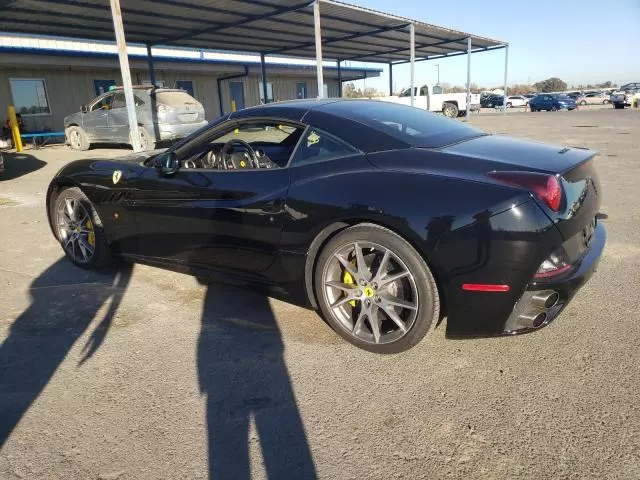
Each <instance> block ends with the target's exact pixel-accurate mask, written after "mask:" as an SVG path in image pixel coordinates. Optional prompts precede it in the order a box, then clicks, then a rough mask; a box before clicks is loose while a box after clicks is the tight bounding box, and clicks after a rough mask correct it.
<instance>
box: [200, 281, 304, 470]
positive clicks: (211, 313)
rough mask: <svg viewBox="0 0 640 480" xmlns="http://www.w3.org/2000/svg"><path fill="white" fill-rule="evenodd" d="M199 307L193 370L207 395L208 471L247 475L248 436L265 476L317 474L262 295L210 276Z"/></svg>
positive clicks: (272, 318) (279, 342)
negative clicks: (258, 453)
mask: <svg viewBox="0 0 640 480" xmlns="http://www.w3.org/2000/svg"><path fill="white" fill-rule="evenodd" d="M202 312H203V313H202V326H201V333H200V338H199V341H198V376H199V382H200V390H201V392H202V393H203V394H204V395H206V399H207V427H208V436H209V471H210V478H233V479H236V480H242V479H249V478H251V465H250V457H249V451H250V449H251V448H252V444H253V447H254V448H255V447H259V450H260V451H261V452H262V457H263V459H264V466H265V470H266V473H267V478H270V479H280V478H295V479H298V480H304V479H315V478H316V471H315V466H314V463H313V458H312V455H311V451H310V448H309V444H308V442H307V438H306V434H305V431H304V426H303V424H302V420H301V418H300V413H299V411H298V407H297V404H296V399H295V395H294V392H293V389H292V386H291V380H290V378H289V373H288V371H287V367H286V365H285V361H284V357H283V353H284V344H283V342H282V338H281V334H280V330H279V328H278V325H277V323H276V320H275V316H274V313H273V311H272V310H271V307H270V305H269V301H268V298H267V297H265V296H262V295H261V294H259V293H254V292H247V291H245V290H241V289H239V288H237V287H231V286H224V285H218V284H211V285H209V286H208V288H207V292H206V296H205V299H204V306H203V310H202ZM252 423H253V426H254V429H255V434H254V435H251V431H252V427H251V425H252Z"/></svg>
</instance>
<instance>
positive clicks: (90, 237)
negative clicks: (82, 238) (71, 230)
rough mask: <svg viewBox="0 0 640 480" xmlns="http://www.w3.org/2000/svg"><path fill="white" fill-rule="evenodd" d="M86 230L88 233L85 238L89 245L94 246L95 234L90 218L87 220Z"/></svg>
mask: <svg viewBox="0 0 640 480" xmlns="http://www.w3.org/2000/svg"><path fill="white" fill-rule="evenodd" d="M86 226H87V230H88V231H89V235H87V240H88V241H89V245H91V246H92V247H95V246H96V234H95V232H94V231H93V222H92V221H91V220H87V224H86Z"/></svg>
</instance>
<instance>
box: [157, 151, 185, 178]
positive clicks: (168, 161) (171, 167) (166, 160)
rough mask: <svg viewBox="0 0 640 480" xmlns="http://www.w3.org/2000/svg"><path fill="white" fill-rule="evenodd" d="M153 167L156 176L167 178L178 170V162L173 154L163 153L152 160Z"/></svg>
mask: <svg viewBox="0 0 640 480" xmlns="http://www.w3.org/2000/svg"><path fill="white" fill-rule="evenodd" d="M153 167H154V168H155V169H156V171H157V172H158V175H160V176H162V177H168V176H170V175H173V174H175V173H177V171H178V170H179V169H180V160H178V156H177V155H176V153H175V152H164V153H161V154H160V155H158V156H157V157H156V158H154V159H153Z"/></svg>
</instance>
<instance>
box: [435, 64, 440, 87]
mask: <svg viewBox="0 0 640 480" xmlns="http://www.w3.org/2000/svg"><path fill="white" fill-rule="evenodd" d="M436 68H437V69H438V83H436V85H440V64H439V63H436Z"/></svg>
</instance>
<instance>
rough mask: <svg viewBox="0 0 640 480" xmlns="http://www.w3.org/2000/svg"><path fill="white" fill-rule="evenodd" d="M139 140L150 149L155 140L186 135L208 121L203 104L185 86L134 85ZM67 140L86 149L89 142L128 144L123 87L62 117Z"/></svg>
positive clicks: (80, 148)
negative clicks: (78, 110)
mask: <svg viewBox="0 0 640 480" xmlns="http://www.w3.org/2000/svg"><path fill="white" fill-rule="evenodd" d="M134 100H135V105H136V116H137V118H138V125H139V127H138V130H139V131H140V144H141V147H142V149H143V150H153V149H154V148H155V145H156V143H157V142H160V141H165V140H176V139H179V138H183V137H186V136H187V135H189V134H191V133H193V132H194V131H196V130H198V129H199V128H201V127H203V126H204V125H206V124H207V122H206V121H205V119H204V108H202V104H200V102H198V101H197V100H196V99H195V98H193V97H192V96H191V95H189V94H188V93H187V92H185V91H184V90H178V89H169V88H154V87H150V86H141V87H134ZM64 130H65V137H66V143H67V144H68V145H69V146H71V148H73V149H74V150H87V149H88V148H89V147H90V146H91V144H92V143H98V142H104V143H127V144H131V136H130V134H129V118H128V116H127V108H126V103H125V97H124V90H123V89H122V88H116V89H115V90H113V91H110V92H107V93H104V94H102V95H100V96H99V97H97V98H95V99H93V100H92V101H91V102H89V103H88V104H87V105H83V106H82V109H81V111H80V112H77V113H72V114H71V115H69V116H67V117H65V119H64Z"/></svg>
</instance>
